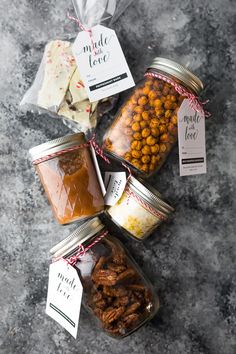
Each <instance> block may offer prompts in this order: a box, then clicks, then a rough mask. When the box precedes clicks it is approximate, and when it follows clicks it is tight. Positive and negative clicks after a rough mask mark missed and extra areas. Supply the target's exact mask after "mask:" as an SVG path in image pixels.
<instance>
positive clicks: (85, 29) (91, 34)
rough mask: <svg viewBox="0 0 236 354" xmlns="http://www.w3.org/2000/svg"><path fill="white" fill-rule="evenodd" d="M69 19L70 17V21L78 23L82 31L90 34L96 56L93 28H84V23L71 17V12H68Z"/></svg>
mask: <svg viewBox="0 0 236 354" xmlns="http://www.w3.org/2000/svg"><path fill="white" fill-rule="evenodd" d="M67 17H68V19H69V20H71V21H74V22H76V23H77V25H78V26H79V27H80V28H81V29H82V31H85V32H88V34H89V37H90V40H91V44H92V48H93V52H94V54H96V48H95V44H94V41H93V33H92V30H91V28H86V27H84V25H83V24H82V22H81V21H80V20H79V19H78V18H76V17H73V16H71V15H70V14H69V12H67Z"/></svg>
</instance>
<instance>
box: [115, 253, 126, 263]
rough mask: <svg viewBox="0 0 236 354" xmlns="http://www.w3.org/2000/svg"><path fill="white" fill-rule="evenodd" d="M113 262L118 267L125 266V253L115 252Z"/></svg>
mask: <svg viewBox="0 0 236 354" xmlns="http://www.w3.org/2000/svg"><path fill="white" fill-rule="evenodd" d="M113 262H114V263H115V264H118V265H124V264H125V255H124V253H122V252H120V251H118V252H116V253H114V252H113Z"/></svg>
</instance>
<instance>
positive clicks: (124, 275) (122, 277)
mask: <svg viewBox="0 0 236 354" xmlns="http://www.w3.org/2000/svg"><path fill="white" fill-rule="evenodd" d="M135 275H136V272H135V270H134V269H133V268H128V269H126V270H125V271H124V272H122V273H120V274H119V275H118V277H117V282H118V281H121V280H125V279H127V278H131V277H133V276H135Z"/></svg>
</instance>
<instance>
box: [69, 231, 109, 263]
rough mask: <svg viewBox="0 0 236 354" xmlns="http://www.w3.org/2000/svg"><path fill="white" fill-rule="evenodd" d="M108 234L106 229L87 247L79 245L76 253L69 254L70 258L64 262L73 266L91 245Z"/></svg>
mask: <svg viewBox="0 0 236 354" xmlns="http://www.w3.org/2000/svg"><path fill="white" fill-rule="evenodd" d="M107 234H108V231H104V232H103V233H102V234H101V235H100V236H98V237H96V238H95V240H94V241H93V242H91V243H90V244H89V245H88V246H87V247H85V248H84V246H83V245H80V247H79V249H78V250H77V252H76V254H74V256H71V257H70V258H67V259H66V262H67V263H68V264H70V265H72V266H74V265H75V264H76V263H77V262H78V260H79V259H80V258H82V257H83V256H84V255H85V253H86V252H87V251H88V250H90V248H92V247H93V246H95V245H96V244H97V243H99V242H100V241H101V240H102V239H103V238H104V237H105V236H106V235H107Z"/></svg>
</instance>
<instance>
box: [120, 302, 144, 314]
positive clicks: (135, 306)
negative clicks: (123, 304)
mask: <svg viewBox="0 0 236 354" xmlns="http://www.w3.org/2000/svg"><path fill="white" fill-rule="evenodd" d="M140 305H141V303H140V302H138V301H137V302H134V303H133V304H132V305H130V306H129V307H128V308H127V310H126V311H125V313H124V316H127V315H130V314H131V313H134V312H135V311H136V310H137V309H138V308H139V307H140Z"/></svg>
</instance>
